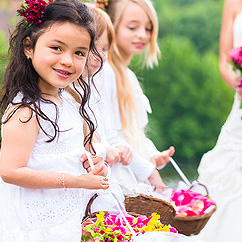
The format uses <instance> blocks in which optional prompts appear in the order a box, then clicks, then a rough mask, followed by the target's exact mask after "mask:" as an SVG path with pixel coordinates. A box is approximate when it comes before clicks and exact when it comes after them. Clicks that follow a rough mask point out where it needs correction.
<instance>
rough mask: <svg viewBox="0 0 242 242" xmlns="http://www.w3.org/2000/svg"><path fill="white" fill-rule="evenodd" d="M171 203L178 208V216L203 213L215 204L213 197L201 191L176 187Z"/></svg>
mask: <svg viewBox="0 0 242 242" xmlns="http://www.w3.org/2000/svg"><path fill="white" fill-rule="evenodd" d="M171 203H172V204H173V205H174V207H175V208H176V214H177V216H197V215H202V214H204V213H205V212H206V210H207V209H208V208H209V207H210V206H212V205H214V204H215V203H214V201H213V200H212V199H211V198H209V197H206V196H204V195H202V194H200V193H197V192H194V191H191V190H176V189H174V190H173V191H172V195H171Z"/></svg>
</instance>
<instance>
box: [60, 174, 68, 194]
mask: <svg viewBox="0 0 242 242" xmlns="http://www.w3.org/2000/svg"><path fill="white" fill-rule="evenodd" d="M61 175H62V177H61V183H62V185H63V188H64V191H65V192H66V191H67V188H66V184H65V174H64V173H61Z"/></svg>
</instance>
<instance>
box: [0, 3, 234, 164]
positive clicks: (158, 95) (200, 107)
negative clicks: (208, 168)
mask: <svg viewBox="0 0 242 242" xmlns="http://www.w3.org/2000/svg"><path fill="white" fill-rule="evenodd" d="M153 2H154V5H155V8H156V11H157V14H158V18H159V41H158V42H159V46H160V49H161V58H160V60H159V65H158V66H157V67H155V68H154V69H152V70H147V69H141V68H140V65H139V63H138V58H134V60H133V62H132V66H131V69H132V70H134V71H135V73H136V74H137V76H138V77H139V80H140V81H141V84H142V86H143V89H144V92H145V93H146V95H147V96H148V97H149V99H150V102H151V106H152V109H153V113H152V114H151V115H150V116H149V126H148V127H147V135H148V136H149V137H150V138H151V139H152V140H153V141H154V143H155V144H156V146H157V148H158V149H160V150H164V149H167V148H168V147H169V146H170V145H174V146H175V148H176V153H175V155H174V157H175V159H177V160H179V161H180V162H183V164H187V163H189V164H192V166H193V167H194V168H195V169H196V167H197V165H198V164H199V161H200V159H201V156H202V155H203V154H204V153H205V152H207V151H208V150H210V149H212V148H213V146H214V145H215V142H216V139H217V136H218V134H219V131H220V128H221V126H222V124H223V123H224V121H225V120H226V117H227V115H228V113H229V111H230V109H231V106H232V101H233V95H234V93H233V91H232V90H230V89H229V88H228V87H227V86H226V85H225V84H224V82H223V81H222V79H221V77H220V74H219V70H218V50H219V32H220V23H221V14H222V5H223V1H222V0H163V1H160V0H153ZM7 60H8V58H7V43H6V38H5V37H4V36H3V34H2V33H1V34H0V78H1V80H2V77H3V72H4V69H5V67H6V63H7Z"/></svg>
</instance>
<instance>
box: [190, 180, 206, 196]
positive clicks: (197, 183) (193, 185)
mask: <svg viewBox="0 0 242 242" xmlns="http://www.w3.org/2000/svg"><path fill="white" fill-rule="evenodd" d="M196 185H199V186H202V187H204V188H205V191H206V193H207V194H206V196H207V197H208V195H209V192H208V188H207V187H206V186H205V185H204V184H202V183H201V182H195V183H193V184H192V185H191V186H190V187H189V188H188V189H189V190H192V188H193V187H195V186H196Z"/></svg>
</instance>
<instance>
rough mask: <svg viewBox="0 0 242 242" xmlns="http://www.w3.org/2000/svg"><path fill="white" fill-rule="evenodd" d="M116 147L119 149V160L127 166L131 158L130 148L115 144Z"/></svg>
mask: <svg viewBox="0 0 242 242" xmlns="http://www.w3.org/2000/svg"><path fill="white" fill-rule="evenodd" d="M115 147H116V148H118V149H119V150H120V151H121V160H120V162H121V163H122V164H123V165H124V166H127V165H129V164H130V163H131V161H132V159H133V155H132V150H131V148H130V147H129V146H127V145H116V146H115Z"/></svg>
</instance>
